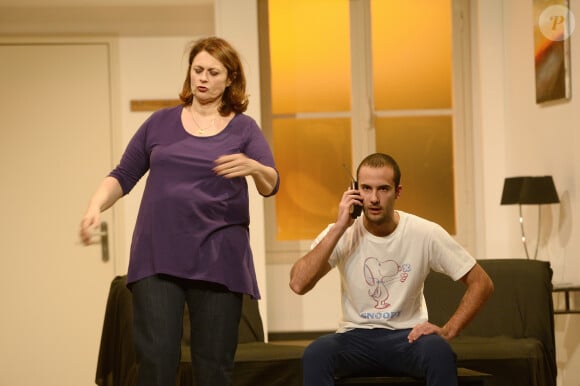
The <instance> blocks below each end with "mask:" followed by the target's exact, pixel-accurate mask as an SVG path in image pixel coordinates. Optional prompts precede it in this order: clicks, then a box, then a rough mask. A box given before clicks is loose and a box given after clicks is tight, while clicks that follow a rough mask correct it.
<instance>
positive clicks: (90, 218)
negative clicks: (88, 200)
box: [79, 208, 101, 245]
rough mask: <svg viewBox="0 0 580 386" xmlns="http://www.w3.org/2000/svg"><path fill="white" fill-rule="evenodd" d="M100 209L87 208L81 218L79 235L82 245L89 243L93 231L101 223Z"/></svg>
mask: <svg viewBox="0 0 580 386" xmlns="http://www.w3.org/2000/svg"><path fill="white" fill-rule="evenodd" d="M100 214H101V212H100V210H98V209H96V210H95V209H92V208H89V209H88V210H87V212H86V213H85V215H84V216H83V218H82V219H81V224H80V229H79V236H80V238H81V242H82V243H83V244H84V245H89V244H90V243H91V239H92V238H93V235H94V234H95V232H96V231H97V230H98V229H99V226H100V225H101V219H100Z"/></svg>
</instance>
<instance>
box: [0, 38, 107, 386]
mask: <svg viewBox="0 0 580 386" xmlns="http://www.w3.org/2000/svg"><path fill="white" fill-rule="evenodd" d="M109 66H110V47H109V44H107V43H98V42H97V43H92V44H82V43H77V44H73V43H59V44H55V43H50V42H44V43H43V44H21V43H18V44H16V43H10V44H8V43H6V42H0V184H1V185H0V262H1V265H0V266H1V272H2V275H1V279H0V307H1V308H0V309H1V311H0V312H1V316H0V363H1V364H2V365H1V368H2V370H0V385H5V386H38V385H42V386H86V385H94V379H95V370H96V362H97V356H98V348H99V340H100V335H101V328H102V323H103V315H104V310H105V304H106V298H107V294H108V289H109V284H110V282H111V279H112V278H113V276H114V267H115V264H114V261H113V256H110V257H109V260H108V261H104V260H103V259H102V256H101V246H100V245H94V246H89V247H83V246H81V245H80V244H79V243H78V237H77V231H78V224H79V222H80V218H81V216H82V214H83V212H84V210H85V208H86V205H87V202H88V199H89V197H90V195H91V193H92V192H93V190H94V189H95V188H96V186H97V184H98V183H99V182H100V180H101V179H102V178H103V177H104V175H106V173H107V172H108V171H109V169H110V167H111V163H112V160H111V127H112V124H111V116H112V114H111V102H110V101H111V81H110V68H109ZM111 216H112V214H111V213H108V214H106V216H105V218H104V219H105V220H106V221H107V222H108V224H109V228H112V225H113V224H112V223H111V221H110V219H111ZM109 231H110V232H111V231H112V229H109ZM109 249H110V250H114V248H113V246H112V245H110V248H109Z"/></svg>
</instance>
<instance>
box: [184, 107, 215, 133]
mask: <svg viewBox="0 0 580 386" xmlns="http://www.w3.org/2000/svg"><path fill="white" fill-rule="evenodd" d="M189 112H190V113H191V119H193V123H195V125H196V126H197V131H196V134H200V135H204V134H205V133H206V131H209V130H210V129H215V120H216V119H215V118H213V119H212V120H211V121H210V122H209V125H208V126H207V127H201V125H200V124H199V123H197V120H196V119H195V117H194V116H193V108H192V107H190V109H189Z"/></svg>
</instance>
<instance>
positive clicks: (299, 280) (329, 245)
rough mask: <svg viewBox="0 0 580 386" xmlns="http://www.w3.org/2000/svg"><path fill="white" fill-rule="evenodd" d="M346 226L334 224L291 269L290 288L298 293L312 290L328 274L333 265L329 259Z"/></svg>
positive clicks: (301, 293)
mask: <svg viewBox="0 0 580 386" xmlns="http://www.w3.org/2000/svg"><path fill="white" fill-rule="evenodd" d="M345 230H346V228H344V229H342V228H341V227H340V226H337V225H336V224H334V225H333V226H332V227H331V228H330V230H329V231H328V233H327V234H326V236H324V238H323V239H322V240H321V241H320V243H318V245H316V246H315V247H314V249H312V250H311V251H310V252H308V253H307V254H306V255H304V256H303V257H301V258H300V259H299V260H298V261H297V262H296V263H294V265H293V266H292V269H291V270H290V288H291V289H292V291H294V292H296V293H297V294H298V295H304V294H305V293H307V292H308V291H310V290H311V289H312V288H314V286H315V285H316V283H318V280H320V279H321V278H322V277H323V276H324V275H326V274H327V273H328V272H329V271H330V269H331V266H330V264H329V263H328V259H329V257H330V254H331V253H332V250H333V249H334V247H335V246H336V243H338V240H340V237H341V236H342V235H343V234H344V231H345Z"/></svg>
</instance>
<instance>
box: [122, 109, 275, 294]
mask: <svg viewBox="0 0 580 386" xmlns="http://www.w3.org/2000/svg"><path fill="white" fill-rule="evenodd" d="M182 109H183V107H182V106H177V107H172V108H168V109H163V110H159V111H157V112H155V113H153V114H152V115H151V116H150V117H149V118H148V119H147V120H146V121H145V122H144V123H143V125H142V126H141V127H140V128H139V130H138V131H137V132H136V133H135V135H134V136H133V138H132V139H131V141H130V142H129V144H128V146H127V149H126V150H125V153H124V154H123V157H122V158H121V162H120V163H119V165H118V166H117V167H116V168H115V169H114V170H113V171H112V172H111V173H110V176H112V177H115V178H116V179H117V180H118V181H119V183H120V185H121V187H122V189H123V193H124V194H127V193H129V192H130V191H131V189H132V188H133V187H134V186H135V184H136V183H137V182H138V181H139V179H140V178H141V177H142V176H143V175H144V174H145V173H146V172H147V171H149V175H148V177H147V183H146V185H145V190H144V192H143V198H142V200H141V206H140V208H139V214H138V216H137V222H136V224H135V230H134V233H133V240H132V244H131V256H130V261H129V272H128V277H127V282H128V283H132V282H135V281H137V280H139V279H142V278H145V277H147V276H151V275H154V274H158V273H162V274H168V275H172V276H176V277H180V278H185V279H193V280H205V281H210V282H215V283H221V284H223V285H225V286H226V287H228V289H229V290H230V291H233V292H240V293H247V294H250V295H251V296H252V297H254V298H256V299H259V298H260V292H259V290H258V283H257V280H256V273H255V270H254V262H253V257H252V251H251V249H250V239H249V228H248V227H249V223H250V215H249V201H248V185H247V182H246V178H244V177H239V178H233V179H226V178H224V177H221V176H217V175H216V174H215V173H214V172H213V171H212V168H213V167H214V160H215V159H217V158H218V157H219V156H221V155H226V154H235V153H244V154H246V156H248V157H249V158H252V159H254V160H256V161H258V162H260V163H261V164H264V165H266V166H271V167H273V168H275V164H274V158H273V156H272V152H271V151H270V148H269V146H268V143H267V142H266V139H265V138H264V136H263V134H262V132H261V130H260V128H259V127H258V125H257V124H256V122H255V121H254V120H253V119H252V118H250V117H249V116H247V115H244V114H237V115H236V116H235V117H234V118H233V119H232V120H231V121H230V123H229V124H228V125H227V127H226V128H225V129H224V130H223V131H221V132H220V133H219V134H217V135H214V136H211V137H195V136H192V135H190V134H189V133H187V132H186V131H185V129H184V127H183V125H182V123H181V111H182ZM279 183H280V179H279V177H278V181H277V183H276V187H275V188H274V190H273V191H272V193H271V195H272V194H275V193H276V192H277V191H278V186H279Z"/></svg>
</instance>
